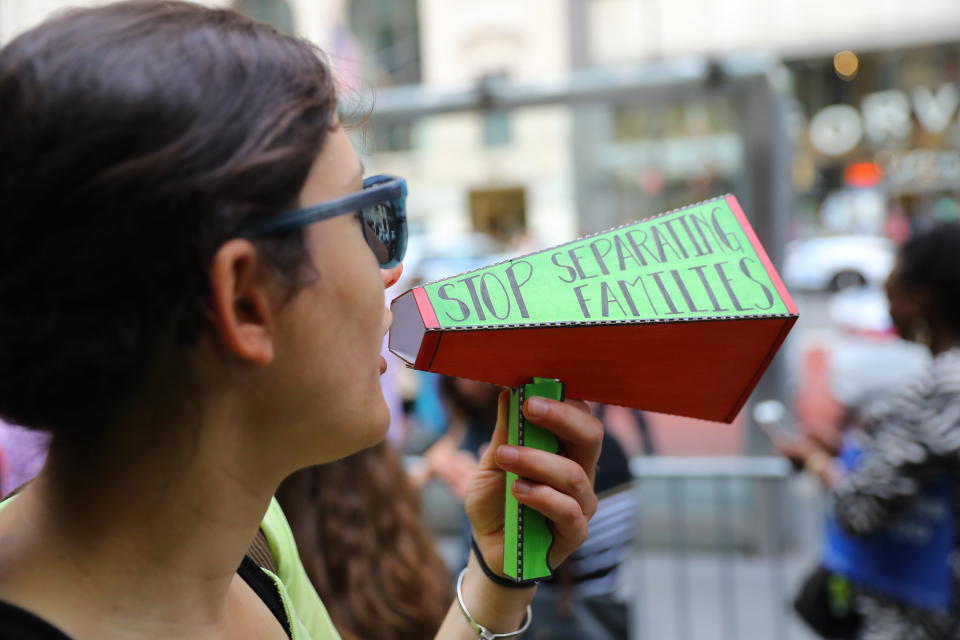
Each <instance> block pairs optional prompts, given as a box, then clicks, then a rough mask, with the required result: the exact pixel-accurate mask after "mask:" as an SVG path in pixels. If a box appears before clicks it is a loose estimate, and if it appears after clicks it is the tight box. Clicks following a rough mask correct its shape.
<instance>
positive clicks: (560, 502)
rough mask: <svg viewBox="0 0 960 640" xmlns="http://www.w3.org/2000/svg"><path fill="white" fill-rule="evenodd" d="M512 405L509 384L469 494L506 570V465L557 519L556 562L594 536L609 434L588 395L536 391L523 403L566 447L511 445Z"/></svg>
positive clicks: (495, 562)
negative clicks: (557, 450) (563, 396)
mask: <svg viewBox="0 0 960 640" xmlns="http://www.w3.org/2000/svg"><path fill="white" fill-rule="evenodd" d="M508 406H509V392H508V391H504V392H503V393H501V394H500V405H499V412H498V416H497V425H496V428H495V430H494V433H493V438H492V440H491V442H490V446H489V447H488V448H487V450H486V451H485V452H484V454H483V456H482V457H481V459H480V462H479V464H478V466H477V470H476V473H475V474H474V476H473V479H472V481H471V482H470V486H469V489H468V490H467V495H466V501H465V507H466V510H467V515H468V516H469V517H470V523H471V524H472V525H473V535H474V538H475V539H476V541H477V545H478V546H479V548H480V551H481V552H482V553H483V558H484V560H485V561H486V563H487V565H488V566H489V567H490V568H491V569H492V570H493V571H495V572H496V573H498V574H501V573H502V569H503V522H504V517H503V505H504V496H503V492H504V483H505V475H506V474H505V473H504V471H512V472H513V473H516V474H517V475H518V476H520V478H521V480H518V481H517V482H515V483H514V485H513V495H514V496H515V497H516V498H517V500H518V501H519V502H520V503H521V504H525V505H527V506H529V507H532V508H534V509H536V510H537V511H539V512H540V513H542V514H543V515H544V516H545V517H546V518H547V519H548V520H549V521H550V526H551V529H552V530H553V537H554V542H553V545H552V547H551V549H550V556H549V558H548V561H549V563H550V566H551V567H556V566H557V565H559V564H560V563H561V562H563V560H564V559H566V557H567V556H568V555H570V553H571V552H572V551H573V550H574V549H576V548H577V547H578V546H580V544H581V543H582V542H583V541H584V539H586V537H587V531H588V525H587V523H588V522H589V520H590V518H591V517H592V516H593V514H594V512H595V511H596V510H597V496H596V494H595V493H594V491H593V481H594V477H595V474H596V467H597V460H598V459H599V457H600V444H601V442H602V441H603V425H602V424H601V423H600V421H599V420H597V419H596V418H595V417H593V416H592V415H590V412H589V410H588V408H587V405H586V403H584V402H581V401H579V400H567V401H566V402H558V401H555V400H549V399H547V398H528V399H527V401H526V402H525V403H524V407H523V411H524V415H525V416H526V418H527V420H530V421H531V422H533V423H534V424H536V425H538V426H540V427H543V428H544V429H547V430H548V431H551V432H552V433H553V434H554V435H556V436H557V438H558V439H559V440H560V443H561V450H562V451H563V452H564V455H563V456H561V455H557V454H553V453H547V452H546V451H540V450H538V449H531V448H528V447H511V446H508V445H507V444H506V441H507V411H508Z"/></svg>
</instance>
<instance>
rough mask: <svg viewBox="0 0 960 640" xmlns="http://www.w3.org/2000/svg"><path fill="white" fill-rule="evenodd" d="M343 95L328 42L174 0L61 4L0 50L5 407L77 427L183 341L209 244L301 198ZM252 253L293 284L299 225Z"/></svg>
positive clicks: (105, 415) (52, 426)
mask: <svg viewBox="0 0 960 640" xmlns="http://www.w3.org/2000/svg"><path fill="white" fill-rule="evenodd" d="M335 114H336V91H335V88H334V83H333V79H332V78H331V75H330V71H329V68H328V65H327V64H326V62H325V60H324V58H323V57H322V54H321V53H320V52H319V51H317V50H316V48H315V47H313V46H312V45H310V44H309V43H307V42H305V41H303V40H300V39H297V38H294V37H290V36H286V35H282V34H280V33H278V32H277V31H276V30H274V29H273V28H272V27H269V26H267V25H264V24H260V23H257V22H254V21H251V20H249V19H247V18H245V17H243V16H241V15H239V14H238V13H236V12H233V11H229V10H223V9H210V8H205V7H202V6H199V5H196V4H191V3H186V2H175V1H142V0H140V1H132V2H120V3H116V4H111V5H106V6H101V7H97V8H89V9H79V10H71V11H69V12H67V13H64V14H61V15H59V16H57V17H55V18H53V19H51V20H48V21H47V22H45V23H43V24H41V25H40V26H38V27H36V28H34V29H32V30H30V31H28V32H26V33H24V34H23V35H21V36H19V37H17V38H16V39H14V40H13V41H12V42H10V43H9V44H8V45H6V46H5V47H4V48H3V49H2V50H0V149H2V153H0V203H2V204H0V416H2V417H3V418H4V419H6V420H8V421H11V422H16V423H20V424H23V425H27V426H30V427H33V428H40V429H47V430H50V431H53V432H54V440H55V442H56V440H57V438H59V437H61V436H64V435H65V434H67V435H69V434H71V433H73V434H75V435H78V436H81V437H84V438H86V437H89V435H90V433H89V429H88V428H87V427H90V426H93V425H97V424H100V423H102V422H104V421H109V420H111V419H115V418H116V414H117V412H118V411H119V407H120V406H121V405H122V403H123V402H124V400H125V399H129V398H131V397H132V396H133V395H134V393H135V392H136V391H137V390H138V389H139V388H140V386H141V385H142V384H143V382H144V380H145V379H146V378H147V376H148V375H149V374H150V372H151V371H152V368H153V367H154V366H155V364H156V362H157V361H158V359H159V357H160V356H161V355H162V354H168V353H169V352H170V350H171V348H173V347H174V345H180V346H183V347H189V346H190V345H192V344H195V342H196V339H197V337H198V335H199V332H200V330H201V328H202V327H203V323H204V322H205V318H206V317H207V316H206V310H207V309H208V304H207V303H208V297H209V291H208V287H209V281H208V275H207V268H208V265H209V263H210V260H211V259H212V257H213V255H214V253H215V251H216V249H217V248H218V247H219V246H220V245H221V244H222V243H223V242H224V241H226V240H227V239H229V238H231V237H233V236H235V235H237V234H238V233H239V232H240V230H242V229H243V227H244V226H245V225H248V224H250V223H251V222H252V221H253V220H256V219H259V218H261V217H264V216H267V215H270V214H272V213H275V212H278V211H280V210H282V209H285V208H288V207H292V206H295V205H296V204H297V196H298V194H299V192H300V190H301V188H302V186H303V184H304V182H305V180H306V176H307V173H308V171H309V168H310V166H311V164H312V162H313V160H314V159H315V158H316V156H317V154H318V153H319V152H320V150H321V147H322V145H323V142H324V140H325V135H326V134H327V133H328V132H329V131H330V130H331V129H332V128H333V127H334V126H336V115H335ZM258 249H259V250H260V251H261V252H262V253H263V255H264V256H265V259H266V260H267V262H268V263H269V264H270V265H271V266H272V267H275V271H276V272H277V273H279V274H280V275H283V276H285V278H283V280H284V282H286V284H287V285H288V286H289V288H290V289H291V290H294V289H295V288H296V287H297V286H298V285H299V284H301V282H300V281H301V279H302V277H303V274H304V267H305V266H308V263H309V260H308V257H307V253H306V248H305V244H304V240H303V233H302V231H296V232H291V233H289V234H287V235H285V236H283V237H280V238H271V239H270V240H269V241H266V240H264V241H261V242H259V244H258Z"/></svg>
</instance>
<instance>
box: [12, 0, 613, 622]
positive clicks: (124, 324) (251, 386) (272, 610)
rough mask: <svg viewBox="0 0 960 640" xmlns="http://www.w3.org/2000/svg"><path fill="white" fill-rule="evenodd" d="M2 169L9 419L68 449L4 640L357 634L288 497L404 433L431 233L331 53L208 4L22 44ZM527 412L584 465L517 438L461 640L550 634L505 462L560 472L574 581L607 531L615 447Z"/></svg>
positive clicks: (57, 453)
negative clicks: (519, 544) (410, 318)
mask: <svg viewBox="0 0 960 640" xmlns="http://www.w3.org/2000/svg"><path fill="white" fill-rule="evenodd" d="M0 149H2V150H3V153H2V154H0V201H2V202H3V209H2V214H0V354H2V357H0V416H2V417H3V419H5V420H8V421H10V422H13V423H16V424H23V425H29V426H30V427H31V428H35V429H38V430H45V431H48V432H50V433H51V434H52V440H51V443H50V449H49V455H48V458H47V461H46V463H45V466H44V468H43V470H42V471H41V472H40V475H39V476H37V478H35V479H34V480H33V481H31V482H30V483H28V484H27V486H26V487H25V488H24V489H23V490H22V491H21V492H19V493H18V494H17V495H16V496H14V497H13V498H8V499H6V500H5V501H3V502H2V504H0V539H2V540H3V544H2V545H0V638H2V639H3V640H40V639H43V640H63V639H64V638H71V637H73V638H96V639H97V640H113V639H117V640H119V639H123V640H133V639H154V638H163V639H164V640H173V639H177V638H183V639H185V638H190V639H191V640H221V639H226V638H230V639H231V640H243V639H245V638H249V639H256V640H273V639H276V640H280V639H281V638H288V639H291V640H336V639H337V638H339V634H338V633H337V631H336V628H335V627H334V625H333V624H332V622H331V620H330V617H329V614H328V613H327V610H326V609H325V607H324V605H323V603H322V601H321V600H320V598H319V597H318V596H317V594H316V590H315V589H314V588H313V586H312V585H311V584H310V582H309V580H308V578H307V575H306V572H305V570H304V567H303V564H302V562H301V561H300V558H299V555H298V553H297V550H296V546H295V542H294V540H293V536H292V533H291V531H290V527H289V524H288V522H287V520H286V518H285V517H284V515H283V512H282V509H281V508H280V507H279V505H278V504H277V502H276V500H275V499H274V498H273V495H274V493H275V491H276V490H277V487H278V486H279V485H280V483H281V481H282V480H283V479H284V478H286V477H287V476H289V475H290V474H291V473H293V472H294V471H296V470H298V469H302V468H305V467H309V466H312V465H316V464H322V463H325V462H331V461H334V460H337V459H340V458H344V457H346V456H349V455H351V454H353V453H356V452H358V451H360V450H362V449H365V448H367V447H370V446H373V445H375V444H377V443H378V442H381V441H382V440H383V438H384V437H385V435H386V431H387V428H388V425H389V412H388V408H387V405H386V402H385V400H384V398H383V395H382V392H381V390H380V381H379V377H380V374H382V373H383V370H384V366H385V363H384V360H383V359H382V358H381V356H380V349H381V341H382V339H383V335H384V334H385V333H386V331H387V330H388V328H389V326H390V322H391V316H390V313H389V311H387V310H386V309H385V308H384V304H383V303H384V300H383V296H384V289H385V288H386V287H388V286H390V285H391V284H392V283H394V282H395V281H396V280H397V279H398V278H399V276H400V272H401V270H402V267H401V260H402V258H403V248H404V240H405V238H406V217H405V208H404V207H405V205H404V197H405V183H404V182H403V181H402V180H401V179H399V178H392V177H388V176H379V177H376V179H371V178H368V179H364V178H363V167H362V165H361V164H360V162H359V159H358V158H357V156H356V153H355V151H354V149H353V147H352V145H351V143H350V140H349V138H348V136H347V133H346V131H345V129H344V127H343V126H342V125H341V123H340V121H339V118H338V116H337V95H336V90H335V85H334V82H333V78H332V76H331V73H330V69H329V67H328V65H327V63H326V62H325V59H324V58H323V56H322V55H321V54H320V53H319V52H318V51H317V50H316V49H315V48H314V47H313V46H312V45H310V44H309V43H307V42H306V41H304V40H300V39H297V38H293V37H289V36H285V35H282V34H280V33H278V32H277V31H276V30H275V29H273V28H271V27H268V26H266V25H264V24H260V23H255V22H253V21H250V20H249V19H247V18H244V17H242V16H241V15H239V14H237V13H236V12H233V11H230V10H224V9H215V8H207V7H204V6H201V5H198V4H195V3H188V2H176V1H146V0H143V1H132V2H120V3H114V4H106V5H99V6H96V7H89V8H84V9H75V10H73V11H69V12H66V13H61V14H59V15H57V16H56V17H54V18H52V19H50V20H48V21H47V22H45V23H43V24H41V25H40V26H38V27H36V28H34V29H32V30H30V31H27V32H25V33H24V34H21V35H20V36H18V37H17V38H15V39H13V40H12V41H10V42H9V43H8V44H7V45H6V46H4V47H3V48H2V49H0ZM524 411H525V413H526V415H527V416H528V417H529V418H530V419H532V420H534V419H535V420H536V421H537V422H538V423H539V424H541V425H542V426H544V427H545V428H547V429H549V430H551V431H553V432H554V433H556V434H557V436H558V438H559V439H560V441H561V442H563V443H564V447H565V453H566V457H563V456H558V455H554V454H550V453H547V452H543V451H533V450H529V449H525V448H522V447H506V446H503V445H505V442H506V435H505V431H506V424H505V422H504V421H503V420H499V421H498V424H497V427H496V428H495V430H494V436H493V442H492V445H491V446H490V448H489V449H488V451H487V452H486V454H485V455H484V457H483V458H482V459H481V460H480V463H479V465H478V467H477V472H476V473H475V474H474V476H473V478H472V479H471V484H470V488H469V489H468V490H467V495H466V504H467V512H468V513H469V515H470V520H471V523H472V529H473V536H474V538H475V539H476V541H477V544H478V547H477V549H478V551H477V553H476V554H474V555H472V556H471V558H470V560H469V563H468V566H467V568H466V569H465V570H464V572H462V573H461V574H460V581H459V582H458V585H457V587H458V596H460V595H462V598H458V600H459V602H457V601H455V602H452V603H448V605H449V606H448V608H447V614H446V616H445V618H444V621H443V623H442V625H441V627H440V630H439V631H438V633H437V637H438V638H442V639H445V640H468V639H470V638H477V637H480V635H481V633H482V632H483V627H487V628H490V629H492V630H493V631H495V632H498V633H514V632H517V631H518V630H519V629H520V628H522V626H523V625H524V624H526V622H529V620H530V617H529V608H528V604H529V602H530V601H531V600H532V598H533V595H534V593H535V592H536V588H535V587H531V586H524V587H522V588H511V587H513V586H514V585H513V584H512V583H510V586H504V583H505V582H506V579H505V578H504V576H503V574H502V573H499V567H500V566H502V558H503V540H504V535H503V524H504V513H503V492H504V488H505V478H504V471H505V470H510V471H512V472H514V473H517V474H519V475H521V476H524V477H528V478H535V480H533V479H531V481H530V482H528V483H526V484H523V483H515V485H514V486H513V491H514V494H515V495H516V497H517V499H518V501H520V502H521V503H523V504H527V505H530V506H531V507H533V508H536V509H537V510H539V511H540V512H541V513H543V514H545V515H546V517H547V518H548V519H550V520H551V523H552V526H553V529H554V532H555V540H554V545H553V547H552V548H551V552H550V557H549V561H550V562H551V564H552V565H553V566H557V565H559V564H560V563H561V562H562V561H563V560H565V559H566V557H567V556H568V555H569V554H570V553H571V552H572V551H573V549H574V548H575V547H577V546H578V545H579V544H580V542H582V541H583V539H584V538H585V537H586V532H587V522H588V520H589V518H590V516H591V515H593V513H594V511H595V509H596V502H597V498H596V496H595V495H594V493H593V492H592V491H591V490H590V489H589V487H592V486H593V477H594V472H595V467H596V462H597V459H598V457H599V455H600V442H601V439H602V427H601V425H600V423H599V422H598V421H597V420H596V419H595V418H593V417H592V416H590V415H589V413H588V411H587V410H586V406H585V405H584V404H582V403H578V402H576V401H573V400H568V401H567V402H555V401H549V400H546V399H543V398H531V399H530V400H528V401H527V402H526V403H525V406H524ZM501 415H502V414H501ZM265 546H266V553H265V554H264V553H263V549H264V547H265ZM254 547H256V548H257V549H258V551H254ZM393 552H394V550H392V549H390V548H386V547H384V548H381V549H380V553H381V554H382V555H387V554H391V553H393ZM264 555H266V556H267V557H265V558H264ZM254 556H256V558H261V559H255V557H254ZM483 563H485V564H486V565H487V570H488V571H489V572H490V573H489V574H488V573H485V571H484V566H483ZM268 566H275V567H276V569H277V570H276V571H272V570H270V569H269V568H268ZM525 621H526V622H525ZM481 625H482V626H481ZM487 635H489V633H488V634H487ZM514 635H516V633H514Z"/></svg>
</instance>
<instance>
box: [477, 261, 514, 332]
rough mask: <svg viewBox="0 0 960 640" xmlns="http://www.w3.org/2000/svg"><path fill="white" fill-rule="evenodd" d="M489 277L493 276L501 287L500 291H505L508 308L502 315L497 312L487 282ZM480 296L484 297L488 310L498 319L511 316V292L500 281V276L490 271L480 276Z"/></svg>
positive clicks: (504, 297)
mask: <svg viewBox="0 0 960 640" xmlns="http://www.w3.org/2000/svg"><path fill="white" fill-rule="evenodd" d="M487 278H493V281H494V282H496V283H497V286H499V287H500V291H502V292H503V299H504V301H505V302H506V303H507V310H506V312H505V313H504V314H503V315H502V316H501V315H500V314H498V313H497V308H496V306H495V305H494V304H493V300H492V299H491V297H490V287H489V285H488V284H487ZM480 297H481V298H483V304H485V305H487V310H488V311H489V312H490V313H491V314H493V317H494V318H496V319H497V320H506V319H507V318H509V317H510V294H508V293H507V288H506V287H505V286H503V283H502V282H500V278H498V277H497V276H496V274H493V273H490V272H489V271H488V272H486V273H484V274H483V275H482V276H480Z"/></svg>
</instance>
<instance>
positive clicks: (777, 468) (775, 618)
mask: <svg viewBox="0 0 960 640" xmlns="http://www.w3.org/2000/svg"><path fill="white" fill-rule="evenodd" d="M631 472H632V474H633V477H634V491H635V494H636V504H637V528H636V531H635V538H634V548H633V553H632V554H631V558H630V560H629V565H628V566H627V571H626V572H625V575H626V576H627V580H626V583H625V588H626V589H627V591H628V593H627V597H628V598H629V601H630V603H631V618H632V619H631V639H632V640H674V639H675V640H692V639H695V640H714V639H716V640H807V639H811V638H813V637H814V636H812V635H811V634H810V633H809V632H808V631H807V630H806V629H805V628H803V627H802V623H800V622H799V621H798V620H797V619H796V617H795V616H794V615H793V614H792V611H791V609H790V601H791V599H792V597H793V595H794V592H795V590H796V588H797V583H798V581H799V579H800V578H802V576H803V575H804V574H805V573H806V572H807V571H809V570H810V569H812V566H813V564H814V562H815V558H816V549H817V545H818V544H819V540H818V539H817V538H818V531H819V521H820V518H821V515H820V514H821V513H822V511H821V509H822V506H821V504H820V497H819V492H818V491H817V490H816V489H815V488H813V487H812V486H811V485H803V483H804V482H805V481H804V480H798V479H797V478H796V477H795V475H794V474H793V473H792V472H791V469H790V466H789V464H788V463H787V462H786V461H785V460H783V459H781V458H776V457H738V458H733V457H732V458H665V457H638V458H634V459H633V460H631ZM798 483H799V484H800V485H801V486H800V490H799V491H798V490H797V489H798ZM803 486H806V488H807V490H806V491H804V490H803Z"/></svg>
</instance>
